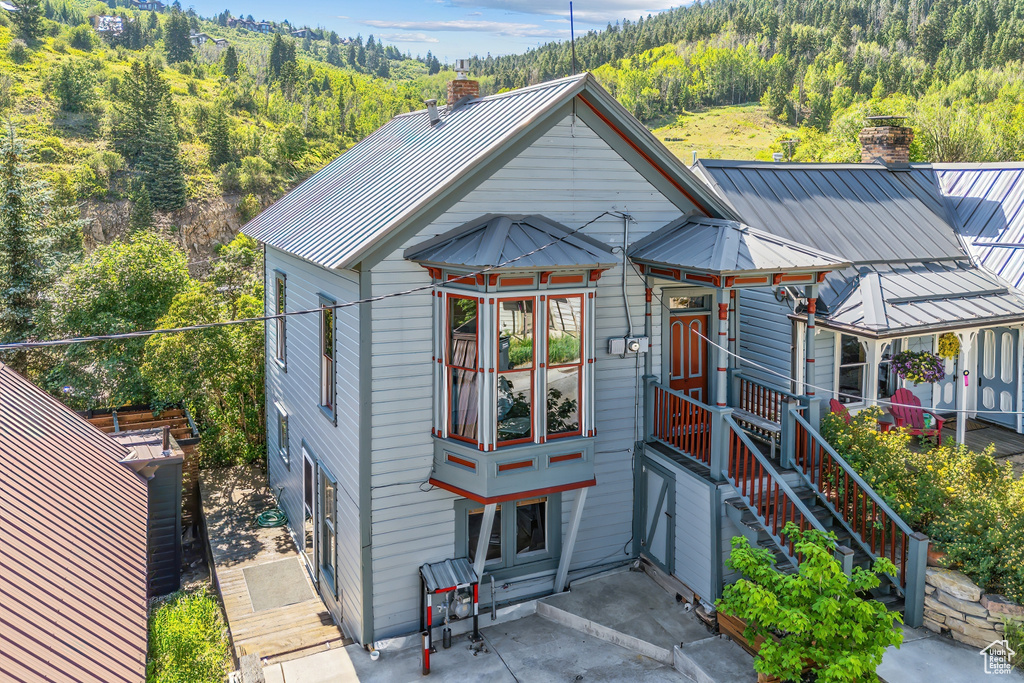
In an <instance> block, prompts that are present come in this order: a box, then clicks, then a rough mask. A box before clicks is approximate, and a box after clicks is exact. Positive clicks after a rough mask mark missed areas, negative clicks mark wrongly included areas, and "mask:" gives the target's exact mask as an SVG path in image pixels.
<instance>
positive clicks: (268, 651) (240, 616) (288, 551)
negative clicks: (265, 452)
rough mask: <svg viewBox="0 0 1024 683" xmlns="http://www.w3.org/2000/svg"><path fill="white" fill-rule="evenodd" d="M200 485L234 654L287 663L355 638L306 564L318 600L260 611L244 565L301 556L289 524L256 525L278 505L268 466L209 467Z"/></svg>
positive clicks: (216, 581)
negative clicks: (324, 599)
mask: <svg viewBox="0 0 1024 683" xmlns="http://www.w3.org/2000/svg"><path fill="white" fill-rule="evenodd" d="M199 490H200V494H201V496H202V513H203V518H204V520H205V522H206V533H207V537H208V538H209V543H210V555H211V559H212V563H211V573H212V575H213V581H214V585H215V586H216V587H217V590H218V591H220V595H221V600H222V601H223V603H224V611H225V613H226V615H227V621H228V630H229V631H230V634H231V644H232V653H233V655H234V657H235V660H236V661H237V660H238V658H239V657H241V656H242V655H245V654H256V655H258V656H259V657H260V658H261V659H264V660H267V661H268V662H271V663H272V662H281V661H286V660H289V659H294V658H297V657H302V656H305V655H307V654H312V653H314V652H319V651H322V650H328V649H333V648H338V647H343V646H345V645H348V644H350V643H351V642H352V641H351V639H348V638H346V637H344V636H343V635H342V633H341V631H340V630H339V629H338V627H337V626H335V625H334V622H333V621H332V619H331V615H330V613H329V612H328V611H327V608H326V607H325V606H324V604H323V602H322V601H321V600H320V598H319V597H318V596H317V595H316V591H315V590H314V588H313V586H312V583H311V582H309V576H308V573H307V572H306V571H305V569H303V571H302V575H303V578H304V579H305V580H306V581H307V582H309V588H310V591H311V593H312V595H313V598H312V599H310V600H305V601H303V602H298V603H295V604H292V605H287V606H284V607H277V608H271V609H265V610H261V611H259V612H255V611H253V606H252V600H251V598H250V597H249V588H248V586H247V585H246V581H245V576H244V574H243V570H244V569H246V568H248V567H254V566H257V565H262V564H266V563H270V562H277V561H280V560H288V559H291V560H293V561H294V562H299V563H301V562H302V559H301V558H300V557H299V552H298V550H297V549H296V547H295V544H294V543H293V542H292V538H291V535H290V534H289V533H288V531H287V529H286V528H285V527H279V528H276V529H261V528H259V527H257V526H256V523H255V519H256V515H257V514H259V513H260V512H262V511H263V510H266V509H269V508H272V507H274V505H275V503H274V498H273V496H272V495H271V494H270V492H269V491H268V490H267V487H266V475H264V474H263V472H262V470H260V469H259V468H258V467H246V466H242V467H231V468H224V469H217V470H205V471H203V472H202V473H201V474H200V477H199Z"/></svg>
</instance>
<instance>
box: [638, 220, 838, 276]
mask: <svg viewBox="0 0 1024 683" xmlns="http://www.w3.org/2000/svg"><path fill="white" fill-rule="evenodd" d="M629 257H630V258H631V259H632V260H634V261H638V262H643V263H651V264H657V265H667V266H675V267H679V268H685V269H688V270H699V271H703V272H709V273H722V274H733V273H746V272H783V271H792V270H830V269H833V268H845V267H846V266H849V265H850V262H849V261H844V260H843V259H842V258H840V257H838V256H834V255H832V254H827V253H825V252H823V251H819V250H817V249H813V248H811V247H808V246H805V245H803V244H799V243H797V242H794V241H793V240H789V239H786V238H785V237H779V236H777V235H773V234H771V233H769V232H765V231H763V230H757V229H755V228H752V227H750V226H749V225H744V224H743V223H738V222H736V221H730V220H724V219H718V218H705V217H703V216H685V217H683V218H680V219H678V220H676V221H673V222H672V223H669V224H668V225H666V226H665V227H663V228H661V229H660V230H657V231H656V232H654V233H651V234H650V235H648V236H647V237H645V238H643V239H642V240H640V241H638V242H637V243H636V244H634V245H633V246H632V247H631V248H630V250H629Z"/></svg>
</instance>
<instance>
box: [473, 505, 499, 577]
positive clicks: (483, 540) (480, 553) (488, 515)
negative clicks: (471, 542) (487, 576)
mask: <svg viewBox="0 0 1024 683" xmlns="http://www.w3.org/2000/svg"><path fill="white" fill-rule="evenodd" d="M497 509H498V504H497V503H488V504H487V505H485V506H484V516H483V519H481V520H480V536H479V538H477V539H476V555H475V556H474V562H473V571H475V572H476V577H477V578H478V579H480V578H483V575H484V565H485V564H487V546H488V544H490V542H491V529H492V527H494V511H495V510H497Z"/></svg>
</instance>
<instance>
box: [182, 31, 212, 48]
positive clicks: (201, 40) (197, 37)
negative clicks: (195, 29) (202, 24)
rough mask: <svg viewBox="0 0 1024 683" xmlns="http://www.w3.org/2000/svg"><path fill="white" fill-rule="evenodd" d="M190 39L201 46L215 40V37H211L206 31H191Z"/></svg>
mask: <svg viewBox="0 0 1024 683" xmlns="http://www.w3.org/2000/svg"><path fill="white" fill-rule="evenodd" d="M188 39H189V42H190V43H192V44H193V45H195V46H196V47H199V46H200V45H205V44H206V43H207V42H209V41H212V40H213V38H211V37H210V36H208V35H207V34H205V33H191V34H189V36H188Z"/></svg>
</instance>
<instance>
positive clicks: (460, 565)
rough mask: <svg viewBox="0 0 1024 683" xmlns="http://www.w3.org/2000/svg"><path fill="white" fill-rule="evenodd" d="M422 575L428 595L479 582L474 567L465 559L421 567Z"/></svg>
mask: <svg viewBox="0 0 1024 683" xmlns="http://www.w3.org/2000/svg"><path fill="white" fill-rule="evenodd" d="M420 575H421V576H422V577H423V582H424V583H425V584H426V588H427V592H428V593H435V592H437V591H438V590H444V589H446V588H456V587H458V586H466V585H469V584H471V583H476V582H477V575H476V572H475V571H474V570H473V565H471V564H470V563H469V560H467V559H466V558H464V557H460V558H457V559H454V560H444V561H443V562H435V563H434V564H425V565H423V566H422V567H420Z"/></svg>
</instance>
